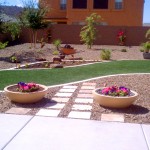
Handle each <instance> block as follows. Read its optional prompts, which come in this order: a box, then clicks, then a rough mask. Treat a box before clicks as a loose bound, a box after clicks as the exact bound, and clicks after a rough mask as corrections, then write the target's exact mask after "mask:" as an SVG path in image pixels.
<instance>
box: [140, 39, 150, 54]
mask: <svg viewBox="0 0 150 150" xmlns="http://www.w3.org/2000/svg"><path fill="white" fill-rule="evenodd" d="M141 46H142V47H143V49H144V52H145V53H148V52H149V51H150V41H147V42H145V43H142V44H141Z"/></svg>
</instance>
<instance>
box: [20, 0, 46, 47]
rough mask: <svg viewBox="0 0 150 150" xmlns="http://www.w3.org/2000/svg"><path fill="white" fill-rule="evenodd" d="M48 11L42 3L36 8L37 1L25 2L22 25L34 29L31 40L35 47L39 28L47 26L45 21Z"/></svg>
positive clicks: (21, 19) (21, 18) (21, 17)
mask: <svg viewBox="0 0 150 150" xmlns="http://www.w3.org/2000/svg"><path fill="white" fill-rule="evenodd" d="M46 12H47V8H42V7H41V6H40V5H38V6H37V8H35V3H34V2H33V1H32V0H30V1H29V2H28V3H26V4H25V7H24V10H23V12H22V14H21V16H20V21H21V23H22V25H23V26H25V27H27V28H30V29H32V33H31V34H32V35H31V37H32V40H31V41H32V43H34V48H35V47H36V42H37V30H39V29H44V28H46V27H47V23H45V22H44V21H43V19H44V16H45V14H46Z"/></svg>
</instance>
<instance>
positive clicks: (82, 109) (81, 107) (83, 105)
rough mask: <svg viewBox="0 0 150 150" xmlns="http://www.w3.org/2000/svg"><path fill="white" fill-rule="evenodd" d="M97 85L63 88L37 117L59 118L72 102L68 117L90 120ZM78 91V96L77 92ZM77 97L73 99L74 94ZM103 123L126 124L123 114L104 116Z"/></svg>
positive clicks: (15, 110)
mask: <svg viewBox="0 0 150 150" xmlns="http://www.w3.org/2000/svg"><path fill="white" fill-rule="evenodd" d="M95 87H96V83H91V82H85V83H82V85H81V87H78V86H74V85H68V86H63V87H62V88H61V89H60V90H59V91H58V92H57V93H56V94H55V95H54V97H52V99H51V100H52V101H51V102H49V103H47V104H46V105H45V106H44V107H43V108H42V109H40V110H39V111H38V112H37V113H36V115H37V116H50V117H58V116H59V114H60V113H61V110H62V109H63V108H64V107H65V106H66V105H67V104H68V102H69V101H70V100H71V101H72V103H71V105H70V112H69V113H68V114H67V116H66V117H68V118H77V119H90V117H91V111H92V104H93V96H92V91H93V90H94V89H95ZM76 90H78V93H77V94H76V93H75V91H76ZM74 93H75V94H76V95H77V96H75V97H73V99H71V96H72V95H73V94H74ZM30 110H31V109H27V108H11V109H10V110H8V111H7V112H6V113H12V114H27V113H28V112H29V111H30ZM101 121H119V122H124V115H121V114H102V115H101Z"/></svg>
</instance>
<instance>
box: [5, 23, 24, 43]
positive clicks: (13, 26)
mask: <svg viewBox="0 0 150 150" xmlns="http://www.w3.org/2000/svg"><path fill="white" fill-rule="evenodd" d="M3 32H4V33H10V35H11V38H12V40H13V41H14V40H15V39H16V38H19V36H20V32H21V27H20V24H19V23H17V22H6V23H4V24H3Z"/></svg>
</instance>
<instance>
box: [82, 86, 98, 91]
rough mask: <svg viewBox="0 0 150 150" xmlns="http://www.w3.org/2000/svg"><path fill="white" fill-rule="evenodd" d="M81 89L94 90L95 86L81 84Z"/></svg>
mask: <svg viewBox="0 0 150 150" xmlns="http://www.w3.org/2000/svg"><path fill="white" fill-rule="evenodd" d="M81 89H82V90H83V89H84V90H94V89H95V86H82V87H81Z"/></svg>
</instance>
